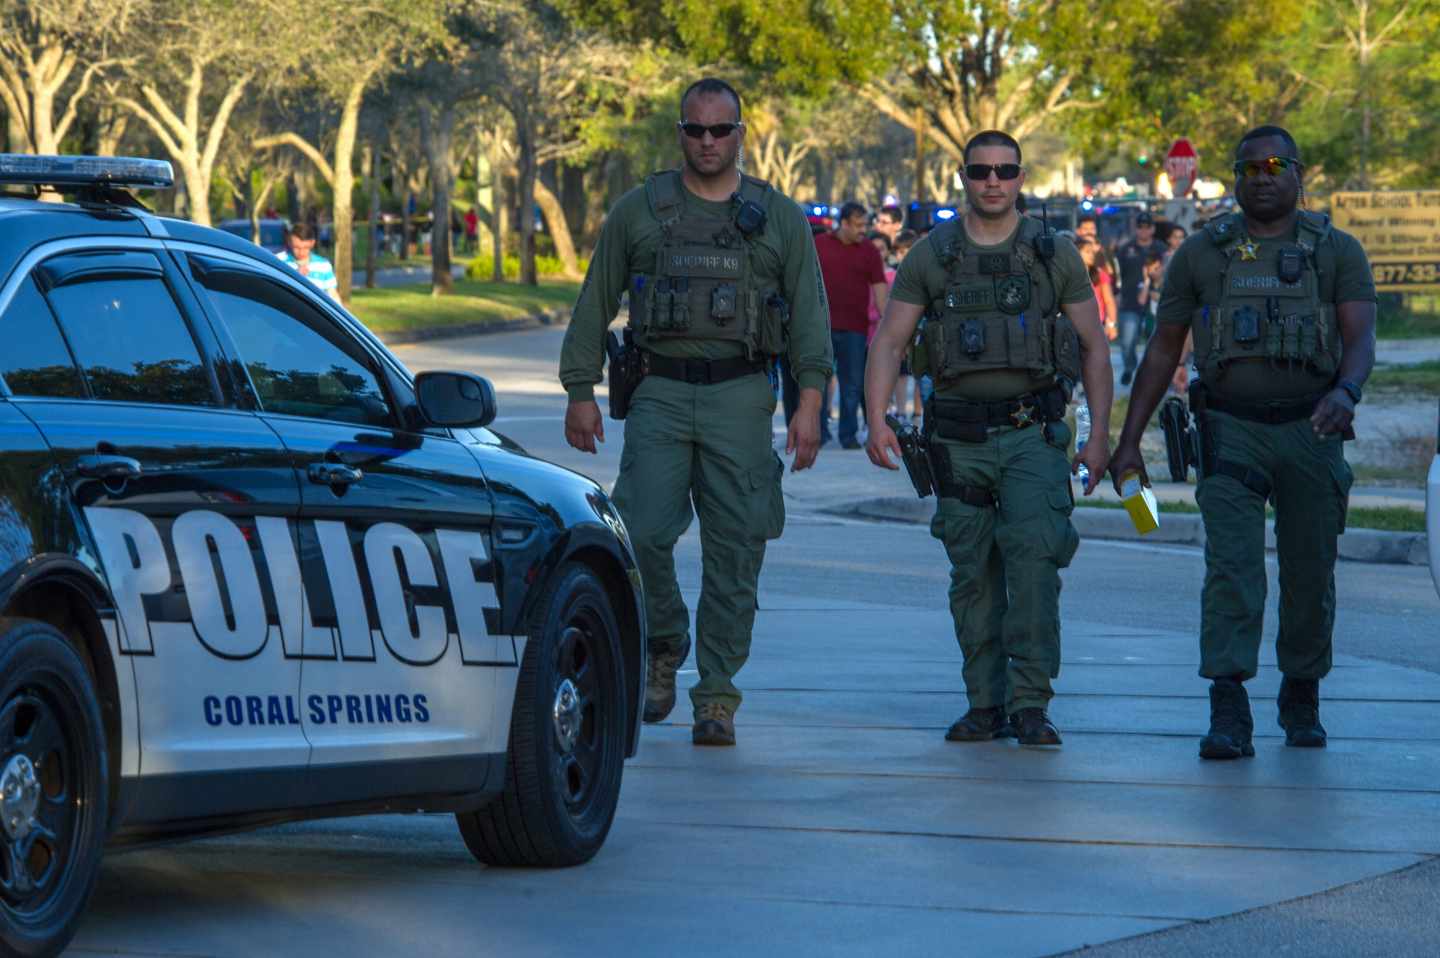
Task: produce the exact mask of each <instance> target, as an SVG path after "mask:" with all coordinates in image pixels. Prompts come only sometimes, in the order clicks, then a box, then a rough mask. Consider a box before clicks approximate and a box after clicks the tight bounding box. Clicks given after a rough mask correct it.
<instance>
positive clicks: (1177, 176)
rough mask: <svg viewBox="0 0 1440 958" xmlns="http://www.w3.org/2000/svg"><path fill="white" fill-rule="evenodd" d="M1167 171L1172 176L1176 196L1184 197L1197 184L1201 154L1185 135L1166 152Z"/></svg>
mask: <svg viewBox="0 0 1440 958" xmlns="http://www.w3.org/2000/svg"><path fill="white" fill-rule="evenodd" d="M1165 173H1166V175H1167V176H1169V177H1170V186H1171V189H1172V190H1173V191H1174V193H1175V196H1176V197H1183V196H1185V195H1186V194H1188V193H1189V192H1190V187H1192V186H1194V185H1195V177H1197V176H1198V175H1199V174H1200V154H1199V153H1196V152H1195V147H1193V146H1191V145H1190V141H1189V140H1187V139H1185V137H1183V136H1182V137H1180V139H1178V140H1176V141H1175V142H1174V143H1173V144H1171V146H1170V152H1169V153H1166V154H1165Z"/></svg>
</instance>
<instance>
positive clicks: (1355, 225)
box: [1330, 190, 1440, 293]
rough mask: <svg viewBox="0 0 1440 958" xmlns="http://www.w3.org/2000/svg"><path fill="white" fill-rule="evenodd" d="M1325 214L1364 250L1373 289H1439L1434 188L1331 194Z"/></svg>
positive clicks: (1439, 210) (1439, 227) (1439, 211)
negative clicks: (1373, 277) (1372, 278)
mask: <svg viewBox="0 0 1440 958" xmlns="http://www.w3.org/2000/svg"><path fill="white" fill-rule="evenodd" d="M1330 215H1331V216H1332V217H1334V219H1335V225H1336V226H1337V227H1339V228H1340V229H1342V230H1345V231H1346V232H1347V233H1352V234H1354V236H1355V238H1356V239H1358V240H1359V241H1360V245H1361V246H1363V247H1364V248H1365V254H1366V255H1367V256H1368V257H1369V258H1370V269H1371V270H1372V271H1373V272H1374V274H1375V288H1376V289H1377V290H1378V291H1380V292H1382V293H1434V292H1440V190H1378V191H1374V192H1370V193H1332V194H1331V196H1330Z"/></svg>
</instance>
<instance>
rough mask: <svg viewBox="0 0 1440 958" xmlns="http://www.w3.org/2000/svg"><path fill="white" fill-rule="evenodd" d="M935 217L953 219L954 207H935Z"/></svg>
mask: <svg viewBox="0 0 1440 958" xmlns="http://www.w3.org/2000/svg"><path fill="white" fill-rule="evenodd" d="M935 218H936V219H937V220H953V219H954V218H955V209H954V207H950V206H941V207H937V208H936V210H935Z"/></svg>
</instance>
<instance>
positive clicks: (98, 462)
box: [75, 453, 141, 480]
mask: <svg viewBox="0 0 1440 958" xmlns="http://www.w3.org/2000/svg"><path fill="white" fill-rule="evenodd" d="M75 471H76V472H78V473H79V474H80V475H82V476H85V477H86V478H87V479H105V480H113V479H139V478H140V472H141V469H140V461H139V460H138V459H131V458H130V457H129V456H113V455H103V454H98V453H97V454H95V455H91V456H81V457H80V458H79V459H77V460H75Z"/></svg>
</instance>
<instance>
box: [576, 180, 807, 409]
mask: <svg viewBox="0 0 1440 958" xmlns="http://www.w3.org/2000/svg"><path fill="white" fill-rule="evenodd" d="M682 197H683V201H684V203H685V206H686V208H687V209H695V210H698V211H701V212H703V213H704V214H705V215H707V216H715V217H728V216H730V215H731V212H730V210H731V206H730V203H729V202H728V201H726V202H719V203H717V202H712V201H710V200H705V199H701V198H700V197H698V196H696V195H695V194H693V193H691V192H690V191H689V190H686V189H682ZM661 241H662V233H661V229H660V223H659V221H657V220H656V219H655V216H654V215H653V214H652V213H651V211H650V204H649V202H648V201H647V199H646V197H645V187H644V186H643V185H642V186H639V187H637V188H635V189H633V190H631V191H630V192H629V193H626V194H625V195H624V196H622V197H621V198H620V200H619V202H617V203H616V204H615V206H614V208H613V209H611V211H610V213H609V215H608V216H606V218H605V225H604V226H603V227H602V228H601V230H600V241H599V243H598V244H596V247H595V255H594V257H593V258H592V259H591V260H590V269H589V271H588V272H587V273H586V274H585V285H584V286H582V287H581V289H580V298H579V299H578V300H576V302H575V309H574V310H573V311H572V313H571V315H570V327H569V329H567V330H566V331H565V344H564V346H563V347H562V348H561V350H560V382H561V384H563V385H564V386H565V390H566V392H567V393H568V394H569V396H570V401H571V402H583V401H586V400H590V399H594V398H595V384H596V383H598V382H600V380H601V367H602V363H603V361H604V358H605V335H606V332H607V331H608V330H609V328H610V323H611V321H613V320H614V318H615V316H616V314H617V313H618V312H619V311H620V298H621V296H622V295H623V294H624V293H625V291H626V289H627V287H628V285H629V282H630V277H631V276H633V275H635V274H636V273H651V272H653V271H654V269H655V261H656V256H657V254H658V252H659V249H660V244H661ZM753 244H754V249H753V252H752V255H751V263H752V264H753V268H754V269H755V279H756V281H757V284H758V285H760V286H761V287H768V288H771V289H778V290H780V291H781V293H782V295H783V296H784V297H785V299H786V301H787V302H788V303H789V304H790V327H789V350H788V358H789V360H790V369H791V372H792V374H793V375H794V376H795V380H796V382H798V383H799V384H800V388H801V389H823V388H824V386H825V379H826V377H828V376H829V375H830V373H831V371H832V369H833V366H834V360H833V354H832V352H831V347H830V312H829V307H828V306H827V304H826V301H825V286H824V284H823V283H822V282H821V279H820V267H819V263H818V261H817V259H816V256H815V241H814V240H813V239H812V235H811V232H810V224H809V222H808V221H807V220H806V219H805V214H804V213H802V212H801V211H800V207H798V206H796V205H795V203H794V201H792V200H790V199H788V198H787V197H785V196H782V195H780V194H779V193H776V194H775V195H774V196H773V197H772V199H771V202H770V209H769V218H768V221H767V222H766V225H765V230H764V232H763V233H762V234H761V235H760V236H759V238H757V239H756V240H754V241H753ZM644 345H645V348H646V349H649V350H651V351H653V352H655V353H658V354H660V355H664V356H677V357H682V358H686V359H728V358H730V357H733V356H739V355H742V354H743V353H744V347H743V346H742V345H741V344H739V343H736V342H724V341H720V340H701V339H663V340H658V341H656V342H653V343H645V344H644Z"/></svg>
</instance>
